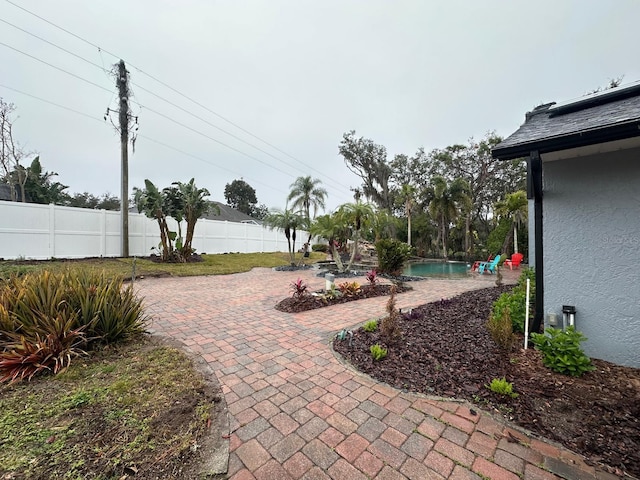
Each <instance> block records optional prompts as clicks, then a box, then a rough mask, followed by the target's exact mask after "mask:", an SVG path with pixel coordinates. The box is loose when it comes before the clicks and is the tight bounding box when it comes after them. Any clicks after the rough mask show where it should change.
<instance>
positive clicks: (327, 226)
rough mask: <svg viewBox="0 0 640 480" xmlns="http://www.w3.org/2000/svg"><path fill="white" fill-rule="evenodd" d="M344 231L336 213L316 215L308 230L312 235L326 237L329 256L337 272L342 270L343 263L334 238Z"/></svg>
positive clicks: (337, 237)
mask: <svg viewBox="0 0 640 480" xmlns="http://www.w3.org/2000/svg"><path fill="white" fill-rule="evenodd" d="M343 231H344V224H343V223H342V222H341V220H340V218H339V217H338V215H335V214H334V215H320V216H319V217H316V219H315V221H314V222H313V223H312V224H311V228H310V229H309V232H310V233H311V234H312V235H317V236H319V237H323V238H326V239H327V241H328V242H329V247H330V248H331V256H332V257H333V260H334V261H335V262H336V268H337V269H338V271H339V272H344V265H343V264H342V259H341V258H340V253H339V252H338V249H337V248H336V240H337V239H339V238H340V237H341V236H342V232H343Z"/></svg>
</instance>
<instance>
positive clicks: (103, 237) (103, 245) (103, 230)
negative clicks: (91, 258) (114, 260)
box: [100, 209, 107, 257]
mask: <svg viewBox="0 0 640 480" xmlns="http://www.w3.org/2000/svg"><path fill="white" fill-rule="evenodd" d="M106 254H107V211H106V210H104V209H102V210H100V256H101V257H104V256H105V255H106Z"/></svg>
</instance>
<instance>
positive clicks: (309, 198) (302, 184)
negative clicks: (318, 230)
mask: <svg viewBox="0 0 640 480" xmlns="http://www.w3.org/2000/svg"><path fill="white" fill-rule="evenodd" d="M321 183H322V181H320V180H318V179H317V178H313V179H312V178H311V176H306V177H298V178H297V179H296V181H295V182H293V183H292V184H291V185H290V186H289V188H290V189H291V192H289V196H288V197H287V202H292V203H291V207H292V208H293V209H296V210H300V211H302V212H303V213H304V215H305V219H306V222H307V225H311V221H312V220H313V218H315V216H316V214H317V213H318V208H321V209H323V210H324V208H325V200H326V198H327V195H328V194H327V190H326V189H324V188H323V187H321V186H320V184H321ZM312 208H313V217H312V216H311V209H312ZM310 242H311V233H309V238H308V239H307V242H306V243H305V245H304V253H305V254H306V253H307V251H308V248H309V243H310Z"/></svg>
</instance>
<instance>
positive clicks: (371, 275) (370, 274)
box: [365, 268, 378, 286]
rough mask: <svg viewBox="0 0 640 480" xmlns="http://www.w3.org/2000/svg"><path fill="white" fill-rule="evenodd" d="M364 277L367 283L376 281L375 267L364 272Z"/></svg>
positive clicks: (372, 283) (373, 283) (371, 283)
mask: <svg viewBox="0 0 640 480" xmlns="http://www.w3.org/2000/svg"><path fill="white" fill-rule="evenodd" d="M365 277H366V279H367V282H369V285H371V286H373V285H375V284H376V282H377V281H378V272H376V269H375V268H372V269H371V270H369V271H368V272H367V273H366V275H365Z"/></svg>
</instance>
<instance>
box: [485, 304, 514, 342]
mask: <svg viewBox="0 0 640 480" xmlns="http://www.w3.org/2000/svg"><path fill="white" fill-rule="evenodd" d="M496 303H497V302H496ZM494 307H495V304H494ZM495 310H497V309H494V311H495ZM500 310H501V314H498V313H494V312H492V313H491V316H490V317H489V321H488V322H487V329H488V330H489V334H490V335H491V338H493V341H494V342H496V343H497V344H498V346H499V347H500V348H503V349H504V350H511V347H512V346H513V343H514V341H515V337H514V335H513V324H512V323H511V315H510V311H509V306H508V305H507V306H506V307H504V308H501V309H500Z"/></svg>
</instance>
